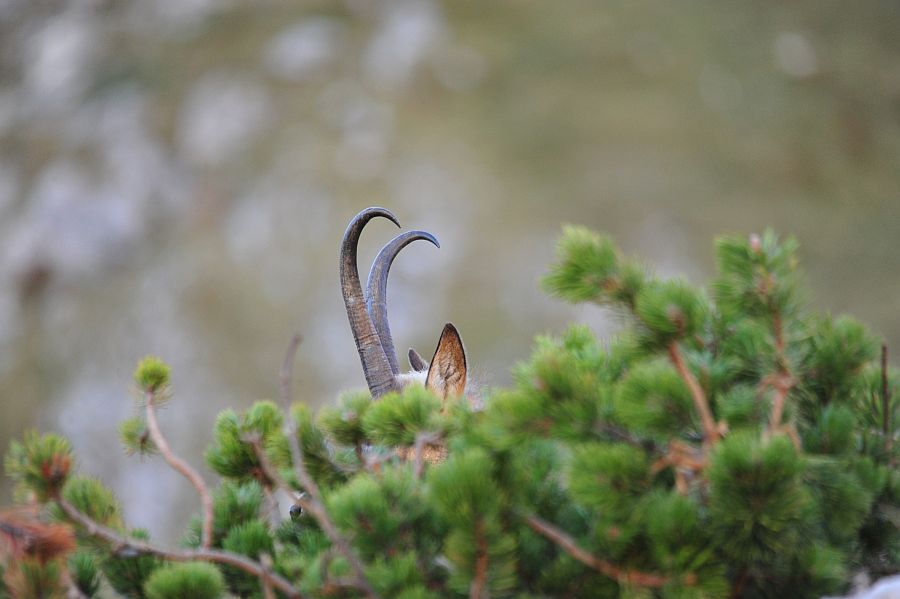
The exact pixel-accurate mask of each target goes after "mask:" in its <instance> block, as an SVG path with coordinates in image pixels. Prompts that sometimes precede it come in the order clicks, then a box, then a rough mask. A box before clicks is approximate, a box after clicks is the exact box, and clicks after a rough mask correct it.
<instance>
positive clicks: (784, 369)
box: [769, 308, 800, 449]
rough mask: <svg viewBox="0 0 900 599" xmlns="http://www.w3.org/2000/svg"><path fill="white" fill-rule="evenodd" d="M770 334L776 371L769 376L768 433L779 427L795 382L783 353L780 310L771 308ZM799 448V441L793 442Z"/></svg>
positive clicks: (782, 329)
mask: <svg viewBox="0 0 900 599" xmlns="http://www.w3.org/2000/svg"><path fill="white" fill-rule="evenodd" d="M772 335H773V336H774V337H775V357H776V359H777V360H778V373H777V374H776V375H774V376H772V377H769V378H770V384H771V385H772V388H773V389H775V397H774V399H773V400H772V413H771V414H770V416H769V433H770V434H771V433H773V432H775V431H777V430H780V429H781V418H782V415H783V414H784V404H785V402H786V401H787V396H788V393H790V391H791V389H793V388H794V385H796V384H797V381H796V380H795V379H794V377H793V376H792V375H791V371H790V368H789V367H788V362H787V354H786V353H785V347H786V346H785V341H784V327H783V326H782V324H781V312H779V311H778V309H777V308H772ZM794 445H795V446H797V448H798V449H799V448H800V446H799V443H797V442H795V443H794Z"/></svg>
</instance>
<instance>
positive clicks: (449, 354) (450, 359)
mask: <svg viewBox="0 0 900 599" xmlns="http://www.w3.org/2000/svg"><path fill="white" fill-rule="evenodd" d="M425 387H427V388H428V389H431V390H432V391H434V392H435V393H436V394H437V395H438V397H440V398H442V399H443V398H446V397H448V396H450V395H462V394H464V393H465V392H466V350H465V349H463V344H462V339H460V338H459V332H458V331H457V330H456V327H455V326H453V325H452V324H450V323H449V322H448V323H447V324H445V325H444V330H443V331H442V332H441V340H440V341H438V345H437V349H436V350H434V357H433V358H432V359H431V366H430V367H429V368H428V377H427V378H426V379H425Z"/></svg>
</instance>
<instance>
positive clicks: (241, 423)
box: [205, 401, 283, 487]
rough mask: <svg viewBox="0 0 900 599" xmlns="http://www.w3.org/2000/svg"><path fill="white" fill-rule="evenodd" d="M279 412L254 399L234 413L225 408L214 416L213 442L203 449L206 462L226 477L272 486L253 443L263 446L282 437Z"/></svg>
mask: <svg viewBox="0 0 900 599" xmlns="http://www.w3.org/2000/svg"><path fill="white" fill-rule="evenodd" d="M282 421H283V415H282V413H281V410H279V409H278V406H276V405H275V404H274V403H273V402H271V401H258V402H256V403H255V404H253V406H252V407H251V408H250V409H249V410H247V411H246V412H244V413H243V414H240V415H238V414H237V413H236V412H234V410H225V411H223V412H222V413H221V414H219V417H218V418H217V419H216V426H215V430H214V443H215V444H214V445H213V446H212V447H210V448H209V449H207V451H206V455H205V457H206V463H207V464H209V467H210V468H212V469H213V470H215V471H216V472H217V473H219V474H220V475H222V476H224V477H226V478H232V479H235V480H240V481H246V480H249V479H250V478H252V479H254V480H257V481H258V482H260V483H261V484H263V485H265V486H267V487H272V486H273V485H274V482H273V481H270V480H269V479H268V478H267V477H266V476H265V474H264V473H263V470H262V468H261V466H260V463H259V458H258V457H257V455H256V452H255V450H254V449H253V445H252V443H253V442H256V443H259V445H260V447H263V448H265V447H266V446H267V445H269V444H271V443H273V442H274V439H276V438H278V437H280V436H282V435H281V426H282Z"/></svg>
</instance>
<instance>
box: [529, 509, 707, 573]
mask: <svg viewBox="0 0 900 599" xmlns="http://www.w3.org/2000/svg"><path fill="white" fill-rule="evenodd" d="M525 522H526V523H527V524H528V526H529V528H531V530H533V531H535V532H536V533H538V534H540V535H542V536H544V537H546V538H547V539H549V540H551V541H553V542H554V543H556V544H557V545H559V547H561V548H562V549H563V550H564V551H565V552H566V553H568V554H569V555H571V556H572V557H574V558H575V559H577V560H578V561H580V562H581V563H582V564H584V565H586V566H588V567H590V568H593V569H594V570H597V571H598V572H600V573H601V574H603V575H605V576H609V577H610V578H612V579H613V580H615V581H616V582H619V583H621V584H633V585H637V586H642V587H662V586H665V585H667V584H669V583H670V582H673V579H672V577H670V576H664V575H662V574H651V573H648V572H640V571H638V570H627V569H625V568H622V567H621V566H617V565H615V564H612V563H610V562H608V561H606V560H604V559H600V558H599V557H597V556H596V555H594V554H592V553H590V552H588V551H585V550H584V549H582V548H581V547H579V546H578V544H577V543H576V542H575V540H574V539H573V538H572V537H570V536H569V535H568V534H566V533H565V532H563V531H562V530H560V529H558V528H556V527H555V526H553V525H552V524H550V523H549V522H545V521H544V520H541V519H540V518H538V517H537V516H534V515H531V516H527V517H526V518H525ZM680 582H681V583H682V584H685V585H687V586H693V585H694V584H696V582H697V576H696V575H695V574H693V573H689V574H686V575H685V576H684V577H683V579H681V581H680Z"/></svg>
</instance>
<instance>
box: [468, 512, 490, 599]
mask: <svg viewBox="0 0 900 599" xmlns="http://www.w3.org/2000/svg"><path fill="white" fill-rule="evenodd" d="M475 545H476V548H475V556H476V557H475V576H474V577H473V578H472V585H471V586H470V587H469V599H481V597H482V593H484V584H485V582H487V574H488V547H487V540H486V539H485V538H484V522H483V521H482V520H481V519H480V518H479V519H478V520H477V521H476V522H475Z"/></svg>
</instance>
